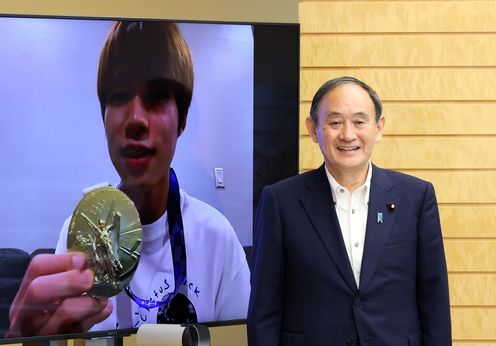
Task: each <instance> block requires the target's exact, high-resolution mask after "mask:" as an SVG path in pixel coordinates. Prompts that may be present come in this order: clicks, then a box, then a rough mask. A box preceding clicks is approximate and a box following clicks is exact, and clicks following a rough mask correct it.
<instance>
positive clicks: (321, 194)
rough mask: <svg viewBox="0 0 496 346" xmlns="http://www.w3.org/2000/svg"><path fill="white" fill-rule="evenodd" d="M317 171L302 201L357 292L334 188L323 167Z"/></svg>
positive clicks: (324, 242) (345, 276)
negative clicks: (333, 191)
mask: <svg viewBox="0 0 496 346" xmlns="http://www.w3.org/2000/svg"><path fill="white" fill-rule="evenodd" d="M315 173H316V174H315V175H313V176H312V177H313V178H311V179H309V181H308V184H307V186H308V188H309V191H308V192H307V193H305V194H303V195H302V196H301V203H302V204H303V208H304V209H305V211H306V213H307V215H308V217H309V219H310V222H311V223H312V225H313V227H314V229H315V231H316V232H317V234H318V236H319V237H320V239H321V241H322V243H323V244H324V247H325V248H326V250H327V252H328V254H329V256H330V257H331V258H332V260H333V262H334V264H335V265H336V267H337V268H338V270H339V272H340V274H341V275H342V277H343V278H344V280H345V281H346V283H347V284H348V286H349V287H350V289H351V290H352V291H353V292H356V291H357V287H356V282H355V278H354V276H353V271H352V269H351V264H350V260H349V258H348V254H347V252H346V248H345V246H344V241H343V235H342V233H341V228H340V227H339V221H338V218H337V215H336V210H335V208H334V207H333V201H332V194H331V188H330V186H329V181H328V180H327V176H326V173H325V169H324V166H321V167H320V168H319V169H318V170H317V171H316V172H315ZM325 206H327V207H325ZM310 251H311V249H310Z"/></svg>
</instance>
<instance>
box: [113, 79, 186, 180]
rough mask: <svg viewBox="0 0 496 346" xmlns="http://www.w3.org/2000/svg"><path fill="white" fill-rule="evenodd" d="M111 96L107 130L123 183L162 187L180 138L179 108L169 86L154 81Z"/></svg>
mask: <svg viewBox="0 0 496 346" xmlns="http://www.w3.org/2000/svg"><path fill="white" fill-rule="evenodd" d="M109 95H110V96H109V99H108V100H107V104H106V108H105V132H106V135H107V143H108V150H109V154H110V158H111V160H112V163H113V164H114V167H115V169H116V170H117V173H118V174H119V176H120V177H121V183H122V185H123V186H127V187H139V188H145V189H149V188H154V187H158V188H162V186H163V184H164V183H165V182H166V180H167V181H168V177H169V167H170V164H171V162H172V158H173V157H174V151H175V148H176V142H177V138H178V110H177V106H176V102H175V100H174V97H173V96H172V93H171V91H170V88H168V87H167V86H166V85H165V82H160V81H158V82H157V81H155V82H153V83H150V82H149V83H144V84H142V85H139V86H137V87H126V88H124V89H122V90H117V89H114V90H111V92H110V94H109Z"/></svg>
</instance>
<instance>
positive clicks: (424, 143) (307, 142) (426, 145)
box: [300, 136, 496, 169]
mask: <svg viewBox="0 0 496 346" xmlns="http://www.w3.org/2000/svg"><path fill="white" fill-rule="evenodd" d="M495 147H496V137H493V136H488V137H483V136H479V137H449V136H416V137H410V136H408V137H401V136H384V137H383V138H382V140H381V141H380V142H379V143H377V144H376V146H375V149H374V155H373V156H372V161H373V162H375V163H377V164H378V165H380V166H383V167H389V168H391V169H412V168H413V169H491V168H492V167H494V163H495V162H496V150H494V148H495ZM300 151H301V153H302V156H301V158H300V165H301V167H302V168H303V169H307V168H311V167H315V166H318V165H319V164H320V163H321V162H322V161H323V158H322V154H321V152H320V149H319V146H318V145H317V144H314V143H313V141H312V139H311V138H310V137H303V138H302V139H301V141H300Z"/></svg>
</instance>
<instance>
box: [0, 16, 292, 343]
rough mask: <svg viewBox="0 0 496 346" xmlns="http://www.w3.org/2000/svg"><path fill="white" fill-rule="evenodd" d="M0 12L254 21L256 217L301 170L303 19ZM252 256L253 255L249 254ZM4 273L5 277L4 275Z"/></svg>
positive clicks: (110, 333)
mask: <svg viewBox="0 0 496 346" xmlns="http://www.w3.org/2000/svg"><path fill="white" fill-rule="evenodd" d="M0 18H33V19H36V18H38V19H74V20H95V21H98V20H105V21H119V20H123V21H126V20H140V21H164V22H173V23H198V24H203V23H204V24H232V25H250V26H252V30H253V37H254V92H253V117H254V124H253V218H254V219H255V216H256V207H257V204H258V201H259V198H260V195H261V192H262V190H263V188H264V187H265V186H266V185H269V184H272V183H275V182H277V181H280V180H282V179H284V178H287V177H290V176H293V175H296V174H298V172H299V103H300V97H299V88H300V24H299V23H265V22H241V21H211V20H205V21H203V20H180V19H166V18H132V17H93V16H92V17H86V16H72V15H71V16H60V15H33V14H11V13H9V14H1V13H0ZM248 261H250V259H248ZM0 279H1V278H0ZM244 323H245V320H244V319H242V320H228V321H209V322H204V323H203V322H202V323H201V324H202V325H204V326H207V327H219V326H229V325H240V324H244ZM137 330H138V328H125V329H115V330H105V331H92V332H84V333H70V334H55V335H46V336H45V335H44V336H26V337H19V338H3V335H0V345H2V344H16V343H22V344H30V345H49V342H50V341H60V340H72V339H96V338H109V337H111V338H114V339H115V340H116V341H115V343H114V344H115V345H116V346H121V345H122V338H123V337H126V336H130V335H132V334H135V333H136V332H137Z"/></svg>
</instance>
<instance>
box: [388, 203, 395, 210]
mask: <svg viewBox="0 0 496 346" xmlns="http://www.w3.org/2000/svg"><path fill="white" fill-rule="evenodd" d="M387 207H388V209H389V211H394V210H395V209H396V204H394V203H389V204H388V205H387Z"/></svg>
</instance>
